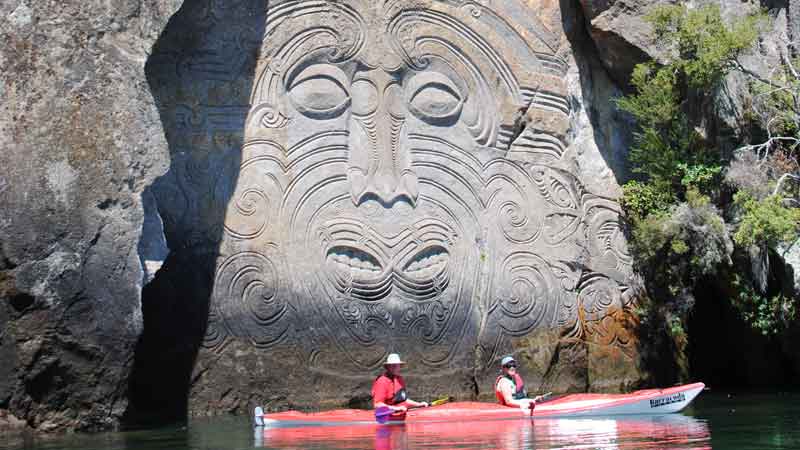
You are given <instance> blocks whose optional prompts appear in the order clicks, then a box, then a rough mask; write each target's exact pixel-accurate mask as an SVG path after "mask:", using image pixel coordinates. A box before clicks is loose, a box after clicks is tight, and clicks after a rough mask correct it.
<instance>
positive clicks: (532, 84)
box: [206, 0, 629, 374]
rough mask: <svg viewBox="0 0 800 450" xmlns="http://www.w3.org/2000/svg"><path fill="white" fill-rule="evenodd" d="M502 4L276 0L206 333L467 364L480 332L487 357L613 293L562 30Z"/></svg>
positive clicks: (610, 251)
mask: <svg viewBox="0 0 800 450" xmlns="http://www.w3.org/2000/svg"><path fill="white" fill-rule="evenodd" d="M502 3H503V5H502V6H501V5H494V6H493V7H488V6H484V5H482V4H481V3H478V2H465V1H456V0H453V1H399V0H398V1H385V2H374V1H366V0H365V1H355V0H353V1H336V2H333V1H316V0H309V1H285V2H276V3H275V4H273V5H272V6H271V7H270V9H269V11H268V13H267V24H266V30H265V33H264V38H263V45H262V47H261V54H260V57H259V60H258V64H257V67H256V78H255V79H256V83H255V85H254V87H253V93H252V97H251V103H252V105H251V109H250V112H249V114H248V117H247V121H246V124H245V131H244V142H245V143H244V147H243V150H242V162H241V167H240V170H239V176H238V179H237V180H236V184H235V186H232V187H231V190H232V197H231V200H230V203H229V205H228V209H227V212H226V215H225V225H224V228H225V235H224V237H223V241H222V245H221V256H220V259H219V264H218V269H217V274H216V280H215V284H214V294H213V298H212V304H211V319H210V323H209V331H208V335H207V338H206V345H207V346H208V347H209V348H212V349H216V350H221V349H223V348H224V346H225V344H226V343H227V342H229V341H230V340H231V339H235V340H245V341H249V342H251V343H252V344H253V345H255V346H256V347H258V348H262V349H266V351H269V349H273V348H296V349H298V350H299V354H301V355H305V358H307V361H308V364H309V365H310V366H311V368H312V369H313V368H318V369H320V370H335V371H336V372H337V373H341V374H347V373H353V374H358V373H363V372H364V370H365V369H374V368H376V367H378V366H379V365H380V364H381V363H382V361H383V360H384V359H385V357H386V354H387V353H389V352H400V353H401V354H403V355H404V357H406V358H408V359H409V360H413V361H415V362H416V363H418V364H420V363H421V364H420V366H421V367H422V366H427V367H428V368H429V369H430V368H435V367H440V366H445V365H448V364H450V365H455V366H457V367H463V366H467V365H469V364H472V362H473V358H472V356H471V355H470V351H472V349H473V348H474V347H475V344H476V343H478V344H479V345H480V346H481V347H482V348H484V352H483V358H484V362H485V363H489V362H490V361H492V360H493V359H494V358H495V357H496V355H497V354H498V352H500V351H503V346H504V345H505V344H504V342H505V341H504V340H503V339H504V338H505V337H510V336H523V335H525V334H527V333H530V332H531V331H533V330H534V329H537V328H554V327H562V326H569V325H571V324H574V323H577V321H578V313H577V311H578V306H579V303H581V302H583V301H584V300H583V299H584V298H585V299H586V300H585V301H586V302H588V303H589V305H588V306H589V310H590V311H591V312H590V315H591V317H590V318H597V317H602V311H603V310H604V308H607V307H608V306H610V305H612V304H613V305H614V306H620V305H617V303H620V302H621V300H620V298H621V292H622V291H621V289H622V288H621V287H620V285H619V284H618V281H623V280H624V279H625V278H626V276H627V274H628V270H629V268H628V264H629V261H628V257H627V255H626V254H625V250H624V242H622V241H620V236H621V235H620V233H619V226H618V223H617V215H618V210H617V206H616V205H615V204H614V203H613V202H610V201H608V200H604V199H602V198H599V197H596V196H593V195H591V194H589V193H587V192H585V191H584V189H583V188H582V186H581V185H580V184H579V183H578V181H577V180H576V179H575V177H574V176H572V175H571V174H570V172H569V170H568V168H569V165H568V164H565V163H564V153H565V152H566V150H567V149H568V147H569V144H570V143H569V142H568V140H567V136H568V133H569V128H570V118H571V111H570V106H569V101H568V98H567V86H566V84H565V76H566V63H565V61H563V60H562V59H561V58H560V57H558V56H557V55H556V46H557V45H558V43H559V42H560V40H561V35H560V34H559V33H552V32H550V31H548V30H547V28H546V27H544V26H543V25H542V24H538V23H536V21H535V20H533V19H527V18H526V20H525V21H523V22H524V23H522V24H520V23H516V21H517V20H518V19H519V18H520V17H521V16H520V14H522V13H523V12H524V11H526V7H524V6H522V5H519V4H517V3H516V2H513V1H512V2H502ZM526 23H527V24H528V25H526ZM524 124H527V126H523V125H524ZM595 264H596V265H598V267H594V265H595ZM603 272H605V273H603ZM613 280H617V281H613ZM597 283H600V285H599V287H598V286H595V284H597ZM582 291H583V292H586V294H584V295H583V296H581V295H580V293H581V292H582ZM615 302H616V303H615ZM596 316H597V317H596Z"/></svg>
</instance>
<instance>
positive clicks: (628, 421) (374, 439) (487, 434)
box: [255, 414, 711, 450]
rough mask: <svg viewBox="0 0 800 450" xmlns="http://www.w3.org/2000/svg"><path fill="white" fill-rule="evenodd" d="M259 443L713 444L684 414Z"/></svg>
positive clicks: (386, 428) (356, 428)
mask: <svg viewBox="0 0 800 450" xmlns="http://www.w3.org/2000/svg"><path fill="white" fill-rule="evenodd" d="M255 445H256V447H262V448H270V449H294V448H297V449H299V448H304V449H351V448H375V449H376V450H383V449H387V450H388V449H405V448H421V447H425V448H436V449H449V448H496V449H518V448H534V447H535V448H548V449H598V448H599V449H634V448H636V449H638V448H668V449H702V448H711V436H710V432H709V427H708V424H707V423H706V421H704V420H700V419H696V418H693V417H689V416H683V415H678V414H673V415H666V416H649V417H630V418H628V417H625V418H621V417H620V418H598V419H536V420H533V421H531V420H503V421H484V422H450V423H441V422H440V423H409V424H405V425H383V426H378V425H363V424H362V425H341V426H309V427H302V428H267V429H265V430H264V431H263V432H260V431H258V432H256V435H255Z"/></svg>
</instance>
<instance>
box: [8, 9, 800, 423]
mask: <svg viewBox="0 0 800 450" xmlns="http://www.w3.org/2000/svg"><path fill="white" fill-rule="evenodd" d="M653 3H654V2H645V1H638V0H622V1H613V0H611V1H596V2H593V1H587V0H580V1H578V0H575V1H569V0H562V1H559V2H556V1H555V0H503V1H502V2H500V1H496V2H491V1H464V0H391V1H385V2H375V1H372V0H337V1H333V0H331V1H328V0H278V1H265V0H237V1H224V0H186V1H184V2H180V1H178V0H172V1H169V0H115V1H112V2H94V1H86V2H80V3H78V2H70V3H68V4H66V5H64V4H62V3H59V2H33V1H30V0H2V1H0V34H1V35H2V38H3V40H4V42H5V43H6V45H4V46H3V47H2V48H0V62H2V63H3V67H4V69H3V71H2V74H0V94H2V97H3V98H4V102H3V110H4V111H3V112H4V114H3V115H2V116H0V142H2V145H3V149H4V150H3V151H2V152H0V210H1V211H2V214H0V300H2V303H0V429H2V428H3V425H2V424H3V423H7V424H9V426H10V425H12V424H13V425H15V426H19V425H21V424H26V425H27V426H31V427H35V428H38V429H41V430H50V429H57V428H59V429H79V430H92V429H99V428H108V427H115V426H117V425H118V424H119V423H120V420H123V419H124V420H125V421H127V422H128V423H131V424H138V423H147V422H148V421H149V420H155V421H167V420H174V419H180V418H183V417H185V415H186V414H187V412H189V413H192V414H198V415H205V414H219V413H223V412H245V411H247V410H248V409H249V408H250V407H251V406H252V405H254V404H261V405H266V406H267V407H271V408H283V407H290V406H291V407H309V406H310V407H326V406H337V405H345V404H350V405H354V406H358V405H363V404H364V403H365V395H367V394H368V392H369V386H370V384H371V381H372V379H373V378H374V376H375V375H377V373H378V371H379V369H380V366H381V362H382V360H383V359H384V358H385V356H386V354H387V353H389V352H400V353H401V354H402V355H403V357H404V358H406V359H408V361H409V366H408V371H407V379H408V380H409V381H411V382H412V384H413V385H414V394H413V395H414V397H420V398H425V397H433V396H437V395H443V394H447V395H455V396H458V397H461V398H483V399H488V398H489V397H491V395H492V392H491V389H490V387H489V386H491V382H492V380H493V379H494V376H495V374H496V371H497V367H496V365H497V362H498V360H499V358H500V357H501V356H502V355H504V354H507V353H513V354H515V355H517V356H518V359H519V360H520V362H521V363H522V366H523V372H524V373H525V374H526V379H527V380H528V382H529V386H530V387H531V388H533V389H534V390H536V389H541V390H552V391H557V392H567V391H585V390H598V391H599V390H603V391H609V390H610V391H619V390H626V389H631V388H634V387H638V386H640V385H647V384H652V383H653V382H654V381H661V380H662V379H660V378H658V377H657V376H656V375H658V374H655V373H654V371H655V370H656V368H654V367H652V366H649V365H648V361H649V358H650V357H651V356H652V354H651V353H652V351H653V346H652V345H651V344H652V343H648V342H641V341H640V340H639V335H640V334H639V331H640V326H641V324H640V323H638V321H637V319H636V315H635V314H633V311H634V310H635V309H636V308H637V302H638V301H639V300H640V298H641V296H642V295H643V294H642V290H641V286H640V285H639V283H640V282H639V281H638V279H637V277H636V275H635V274H634V272H633V269H632V259H631V256H630V254H629V253H628V251H627V243H626V239H625V236H624V232H623V225H622V221H621V219H620V214H621V209H620V207H619V204H618V203H617V198H618V196H619V194H620V189H619V186H620V184H621V183H622V182H624V181H625V180H627V179H628V177H629V173H628V167H627V166H626V162H625V161H626V149H627V147H628V145H629V143H630V136H631V129H632V126H631V124H630V122H629V118H627V117H625V116H623V115H621V114H620V113H619V112H618V111H617V110H616V108H615V107H614V104H613V98H614V97H616V96H618V95H621V94H622V93H623V92H625V91H626V90H627V89H629V86H628V85H627V83H628V81H629V74H630V71H631V70H632V68H633V66H634V65H635V64H637V63H639V62H643V61H645V60H648V59H656V60H659V59H661V58H663V55H665V54H666V53H665V52H668V51H669V49H663V48H659V46H658V45H657V43H656V42H654V40H653V38H652V35H651V30H650V29H649V28H648V26H647V25H646V23H645V21H644V20H643V15H644V14H645V13H646V12H647V8H649V7H651V6H652V4H653ZM723 3H724V11H725V12H726V14H736V13H740V12H741V11H744V10H748V8H749V9H752V8H754V7H755V6H756V5H754V4H750V3H747V5H748V6H747V8H744V9H743V8H741V7H740V4H741V3H742V2H734V1H730V2H723ZM795 3H796V2H784V3H780V2H776V4H768V5H764V6H767V7H771V8H773V14H774V15H775V16H776V17H778V20H776V22H775V27H776V30H777V31H779V32H780V33H784V34H786V33H788V34H790V35H791V34H792V33H796V31H795V28H796V27H797V22H798V21H797V20H793V19H792V18H793V17H796V14H794V15H793V14H791V12H792V11H794V10H795V9H796V8H797V5H795ZM765 42H769V39H766V40H765ZM767 47H768V46H767ZM726 86H727V89H726V90H723V91H721V92H720V93H719V95H718V96H717V100H716V103H715V105H716V109H715V111H717V113H716V115H715V116H714V117H715V119H714V121H713V123H712V124H711V125H709V126H710V130H712V132H714V131H716V130H720V129H723V128H724V129H728V130H736V128H737V123H738V122H737V121H738V120H739V118H741V116H742V114H743V113H742V102H741V98H740V93H741V89H740V87H741V80H737V79H736V78H735V77H731V78H730V80H728V83H727V84H726ZM791 251H792V250H790V252H791ZM794 253H796V252H794ZM794 253H791V254H792V255H793V256H791V258H787V259H788V260H789V261H796V257H795V256H796V255H795V254H794ZM792 258H794V259H792ZM793 273H794V274H797V273H800V271H798V270H796V269H795V271H794V272H793ZM795 276H796V275H795ZM309 386H313V389H309V388H308V387H309Z"/></svg>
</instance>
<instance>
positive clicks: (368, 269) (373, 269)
mask: <svg viewBox="0 0 800 450" xmlns="http://www.w3.org/2000/svg"><path fill="white" fill-rule="evenodd" d="M330 259H331V260H333V261H334V262H336V263H337V264H339V265H340V266H345V267H346V268H348V269H350V270H352V271H353V272H355V273H368V274H374V273H379V272H380V271H381V270H380V267H378V266H376V265H375V264H374V263H372V262H370V261H367V260H364V259H362V258H359V257H358V256H354V257H350V256H348V255H344V254H341V253H334V254H332V255H331V256H330Z"/></svg>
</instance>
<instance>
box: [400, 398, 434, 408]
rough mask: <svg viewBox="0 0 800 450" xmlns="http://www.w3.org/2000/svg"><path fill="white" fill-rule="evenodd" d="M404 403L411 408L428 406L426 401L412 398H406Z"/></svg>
mask: <svg viewBox="0 0 800 450" xmlns="http://www.w3.org/2000/svg"><path fill="white" fill-rule="evenodd" d="M405 403H406V405H407V406H409V407H411V408H427V407H428V406H430V405H429V404H428V402H415V401H414V400H411V399H408V400H406V402H405Z"/></svg>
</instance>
